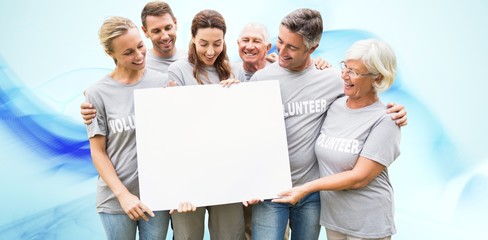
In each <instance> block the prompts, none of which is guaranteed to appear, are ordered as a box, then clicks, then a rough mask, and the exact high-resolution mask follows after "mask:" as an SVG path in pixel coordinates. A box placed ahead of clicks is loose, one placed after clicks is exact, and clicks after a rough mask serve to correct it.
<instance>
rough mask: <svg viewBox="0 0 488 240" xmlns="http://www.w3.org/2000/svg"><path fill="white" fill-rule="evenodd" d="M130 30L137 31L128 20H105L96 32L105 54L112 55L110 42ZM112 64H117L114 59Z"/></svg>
mask: <svg viewBox="0 0 488 240" xmlns="http://www.w3.org/2000/svg"><path fill="white" fill-rule="evenodd" d="M131 28H136V29H137V26H136V25H135V24H134V23H133V22H132V21H131V20H129V19H128V18H125V17H119V16H112V17H109V18H107V19H106V20H105V21H104V22H103V24H102V26H101V27H100V30H99V31H98V38H99V39H100V44H102V47H103V49H104V50H105V52H106V53H113V46H112V42H113V41H114V39H116V38H117V37H120V36H122V35H124V34H126V33H127V32H128V31H129V30H130V29H131ZM114 62H115V64H117V60H116V59H115V58H114Z"/></svg>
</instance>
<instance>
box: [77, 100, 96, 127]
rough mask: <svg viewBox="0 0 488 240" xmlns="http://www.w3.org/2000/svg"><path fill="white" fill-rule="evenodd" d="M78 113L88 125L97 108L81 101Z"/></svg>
mask: <svg viewBox="0 0 488 240" xmlns="http://www.w3.org/2000/svg"><path fill="white" fill-rule="evenodd" d="M80 113H81V117H82V118H83V123H84V124H86V125H89V124H91V123H92V119H93V118H95V115H96V113H97V110H96V109H95V107H93V105H92V104H91V103H89V102H83V103H81V104H80Z"/></svg>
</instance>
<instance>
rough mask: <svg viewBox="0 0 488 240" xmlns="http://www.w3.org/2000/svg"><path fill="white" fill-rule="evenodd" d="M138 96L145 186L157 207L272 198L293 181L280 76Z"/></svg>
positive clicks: (141, 172) (150, 202)
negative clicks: (278, 79)
mask: <svg viewBox="0 0 488 240" xmlns="http://www.w3.org/2000/svg"><path fill="white" fill-rule="evenodd" d="M134 97H135V114H136V124H137V132H136V133H137V134H136V135H137V152H138V167H139V185H140V194H141V200H142V202H144V203H145V204H147V205H148V206H149V207H150V208H151V209H152V210H168V209H176V208H178V204H179V203H180V202H191V203H193V204H194V205H196V206H210V205H219V204H226V203H235V202H242V201H245V200H250V199H254V198H260V199H270V198H276V197H277V194H278V193H279V192H281V191H283V190H285V189H288V188H290V187H291V175H290V165H289V157H288V146H287V141H286V132H285V124H284V119H283V107H282V101H281V94H280V88H279V83H278V81H275V80H270V81H262V82H251V83H240V84H237V85H233V86H231V87H229V88H226V87H222V86H220V85H218V84H216V85H200V86H181V87H170V88H151V89H140V90H136V91H135V92H134Z"/></svg>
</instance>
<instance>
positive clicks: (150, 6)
mask: <svg viewBox="0 0 488 240" xmlns="http://www.w3.org/2000/svg"><path fill="white" fill-rule="evenodd" d="M164 14H169V15H170V16H171V18H173V21H174V20H175V15H173V10H171V7H170V6H169V4H168V3H166V2H163V1H152V2H148V3H147V4H146V6H144V8H143V9H142V12H141V21H142V26H144V27H147V26H146V18H147V16H157V17H158V16H163V15H164Z"/></svg>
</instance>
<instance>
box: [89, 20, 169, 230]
mask: <svg viewBox="0 0 488 240" xmlns="http://www.w3.org/2000/svg"><path fill="white" fill-rule="evenodd" d="M99 38H100V42H101V44H102V46H103V48H104V50H105V52H106V53H107V54H108V55H109V56H110V57H111V58H113V60H114V62H115V69H114V70H113V71H112V72H111V73H109V74H108V75H107V76H105V77H103V78H102V79H101V80H99V81H98V82H97V83H95V84H94V85H92V86H91V87H89V88H88V89H87V90H86V92H85V93H86V100H87V102H90V103H92V104H93V106H94V107H95V109H96V110H97V115H96V117H95V118H94V119H93V121H92V123H91V124H89V125H87V132H88V137H89V141H90V151H91V156H92V160H93V164H94V165H95V168H96V169H97V171H98V174H99V175H100V177H99V178H98V187H97V194H96V198H97V200H96V204H97V212H98V213H99V215H100V219H101V221H102V224H103V227H104V229H105V232H106V235H107V239H114V240H120V239H127V240H134V239H135V238H136V232H137V230H138V231H139V239H166V233H167V230H168V223H169V212H168V211H154V212H152V211H151V209H149V207H148V206H146V205H145V204H144V203H142V202H141V201H140V199H139V178H138V172H137V153H136V136H135V122H134V97H133V92H134V90H135V89H141V88H154V87H162V86H164V85H165V84H166V81H167V76H166V75H164V74H162V73H159V72H156V71H153V70H150V69H146V68H145V66H146V60H145V59H146V47H145V46H144V42H143V40H142V38H141V36H140V33H139V31H138V29H137V27H136V25H134V23H132V22H131V21H130V20H129V19H127V18H123V17H110V18H108V19H107V20H105V22H104V23H103V25H102V27H101V28H100V31H99ZM148 215H149V216H150V217H148Z"/></svg>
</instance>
